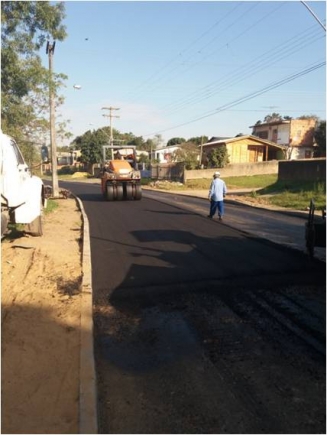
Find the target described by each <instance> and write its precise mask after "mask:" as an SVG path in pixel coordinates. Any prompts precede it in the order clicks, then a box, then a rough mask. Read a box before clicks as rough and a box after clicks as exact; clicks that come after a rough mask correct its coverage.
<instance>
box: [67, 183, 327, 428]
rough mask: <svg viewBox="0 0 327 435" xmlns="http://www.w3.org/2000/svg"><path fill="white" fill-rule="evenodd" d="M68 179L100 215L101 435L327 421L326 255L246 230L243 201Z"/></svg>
mask: <svg viewBox="0 0 327 435" xmlns="http://www.w3.org/2000/svg"><path fill="white" fill-rule="evenodd" d="M63 185H64V187H67V188H68V189H70V190H71V191H73V192H74V193H75V194H77V195H78V196H79V197H80V199H81V200H82V201H83V205H84V208H85V211H86V213H87V215H88V219H89V224H90V236H91V252H92V280H93V292H94V322H95V359H96V370H97V379H98V384H97V386H98V397H99V402H98V409H99V429H100V433H152V434H154V433H325V432H326V425H325V413H326V404H325V397H326V395H325V284H326V275H325V263H323V262H320V261H310V260H309V258H308V257H307V256H306V255H304V254H303V253H302V252H300V251H298V250H293V249H288V248H286V247H285V246H284V245H279V244H275V243H272V242H271V241H268V240H266V239H263V238H261V237H258V236H256V235H254V234H250V233H246V232H244V231H240V230H239V229H236V228H233V226H232V219H235V220H238V219H239V213H242V210H243V212H244V213H245V208H244V209H242V208H241V209H240V208H239V207H240V206H238V208H237V210H238V214H237V215H236V214H235V213H236V212H235V211H234V212H233V211H232V206H231V205H230V206H228V210H227V205H226V223H225V222H223V223H221V222H218V221H217V222H215V221H211V220H209V219H207V218H206V217H205V215H206V213H203V211H204V210H206V211H207V204H205V203H204V201H203V200H202V203H201V200H198V201H199V203H194V202H192V201H194V199H193V198H190V199H187V198H183V199H182V200H181V199H176V201H177V202H178V201H179V202H178V203H177V202H175V203H172V202H171V203H169V200H167V199H164V198H163V197H162V196H161V195H160V194H159V193H157V192H156V193H155V195H154V196H153V195H152V194H151V193H149V194H148V193H146V192H144V197H143V199H142V200H141V201H129V202H127V201H122V202H106V201H104V200H103V199H102V196H101V194H100V188H99V186H98V185H90V184H80V183H65V184H63ZM201 204H202V205H201ZM197 207H199V208H197ZM202 207H203V208H202ZM248 212H249V211H248V210H246V213H248ZM233 213H234V214H233ZM265 213H266V212H265V211H260V215H259V216H258V219H259V218H260V219H263V220H264V222H268V220H269V219H270V218H269V217H268V214H267V215H266V214H265ZM267 213H268V212H267ZM227 215H228V217H229V218H228V220H227ZM247 219H251V218H247ZM247 219H245V221H246V220H247ZM303 222H304V221H303V220H302V223H303ZM303 225H304V223H303ZM302 228H303V226H302ZM245 230H246V229H245ZM274 231H275V232H276V240H277V239H278V237H279V233H278V225H276V228H275V229H274Z"/></svg>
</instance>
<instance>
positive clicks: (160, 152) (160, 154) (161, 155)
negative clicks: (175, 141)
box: [151, 145, 180, 163]
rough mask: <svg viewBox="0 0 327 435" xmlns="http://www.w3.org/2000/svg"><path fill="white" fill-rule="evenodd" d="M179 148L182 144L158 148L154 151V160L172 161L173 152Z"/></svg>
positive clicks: (160, 161) (161, 161)
mask: <svg viewBox="0 0 327 435" xmlns="http://www.w3.org/2000/svg"><path fill="white" fill-rule="evenodd" d="M178 149H180V145H171V146H168V147H162V148H157V149H155V150H153V151H152V156H151V157H152V160H158V162H159V163H170V162H171V156H172V154H173V152H174V151H176V150H178Z"/></svg>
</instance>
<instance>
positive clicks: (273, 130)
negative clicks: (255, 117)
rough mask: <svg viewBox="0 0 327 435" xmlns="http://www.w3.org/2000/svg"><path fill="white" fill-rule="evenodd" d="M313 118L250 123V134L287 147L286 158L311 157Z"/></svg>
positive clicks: (314, 120)
mask: <svg viewBox="0 0 327 435" xmlns="http://www.w3.org/2000/svg"><path fill="white" fill-rule="evenodd" d="M315 126H316V119H315V118H306V119H291V120H287V121H286V120H276V121H272V122H267V123H262V124H261V123H260V124H256V125H252V126H251V127H250V128H252V135H254V136H258V137H260V138H261V139H265V140H269V141H271V142H274V143H277V144H279V145H284V146H285V147H287V149H288V151H287V156H286V158H287V159H308V158H311V157H313V152H314V146H315V145H314V131H315Z"/></svg>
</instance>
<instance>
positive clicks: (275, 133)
mask: <svg viewBox="0 0 327 435" xmlns="http://www.w3.org/2000/svg"><path fill="white" fill-rule="evenodd" d="M277 138H278V130H277V128H275V129H274V130H273V132H272V138H271V140H272V142H277Z"/></svg>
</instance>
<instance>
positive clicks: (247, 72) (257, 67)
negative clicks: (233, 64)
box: [163, 26, 323, 113]
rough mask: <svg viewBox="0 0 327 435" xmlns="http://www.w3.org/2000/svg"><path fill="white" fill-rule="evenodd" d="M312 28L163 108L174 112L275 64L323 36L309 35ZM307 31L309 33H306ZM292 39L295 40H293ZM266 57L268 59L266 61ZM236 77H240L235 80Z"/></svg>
mask: <svg viewBox="0 0 327 435" xmlns="http://www.w3.org/2000/svg"><path fill="white" fill-rule="evenodd" d="M313 28H314V26H313V27H310V28H309V29H308V30H306V31H305V32H303V33H302V36H301V37H300V38H298V36H299V35H301V34H298V35H296V36H294V37H293V38H291V39H290V40H289V41H288V43H287V45H285V43H283V44H279V45H278V46H276V47H274V48H273V49H271V50H269V51H268V52H266V53H264V54H263V55H259V56H257V58H255V59H252V60H251V61H249V62H248V63H247V64H246V65H244V66H243V67H241V68H240V69H238V70H237V71H235V73H233V74H231V75H228V77H227V78H226V79H225V80H224V81H222V79H221V78H220V79H218V80H215V81H214V82H212V83H211V84H210V85H206V86H205V87H203V88H202V89H201V90H198V91H195V92H192V93H191V94H190V95H189V96H186V97H184V98H182V99H181V100H179V101H178V100H177V101H176V102H175V103H170V104H168V105H166V106H164V107H163V110H167V109H169V110H173V111H174V113H175V112H176V111H179V110H182V109H183V108H184V106H186V105H188V106H189V105H190V104H195V103H198V102H200V101H203V100H205V99H208V98H210V97H212V96H213V95H215V94H216V93H217V92H218V91H222V90H224V89H226V88H227V87H230V86H234V85H235V84H237V83H239V82H241V81H243V80H244V79H245V78H247V77H249V76H252V75H253V71H254V72H255V73H257V72H259V71H262V70H264V69H265V68H267V67H268V66H271V65H273V64H275V63H276V59H277V61H281V60H282V59H284V58H285V57H288V56H289V54H290V53H291V54H294V53H296V52H297V51H299V50H301V49H302V48H303V47H305V46H307V45H309V44H311V43H313V42H315V41H317V40H318V39H320V38H322V37H323V36H321V35H319V36H318V37H316V35H315V34H313V35H312V36H311V35H310V33H312V32H311V29H313ZM309 31H310V33H309V34H308V32H309ZM313 32H314V33H317V32H316V31H315V30H313ZM294 39H296V40H295V41H294ZM283 45H285V47H284V48H282V47H283ZM266 59H268V61H267V62H266ZM238 78H240V79H239V80H237V79H238Z"/></svg>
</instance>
